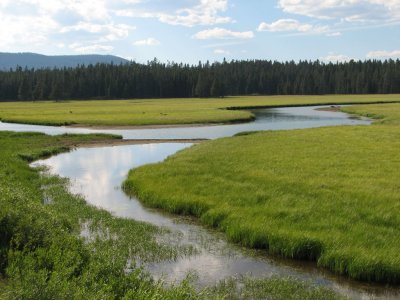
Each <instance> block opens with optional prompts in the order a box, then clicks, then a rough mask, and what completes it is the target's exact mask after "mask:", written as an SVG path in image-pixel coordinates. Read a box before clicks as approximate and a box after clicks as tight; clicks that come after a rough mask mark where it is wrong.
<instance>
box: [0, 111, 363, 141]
mask: <svg viewBox="0 0 400 300" xmlns="http://www.w3.org/2000/svg"><path fill="white" fill-rule="evenodd" d="M315 108H317V107H316V106H308V107H285V108H273V109H256V110H252V112H253V113H254V114H255V115H256V120H255V121H254V122H249V123H240V124H232V125H212V126H200V127H175V128H156V129H108V130H106V129H98V130H95V129H87V128H71V127H63V126H62V127H54V126H38V125H24V124H12V123H1V122H0V130H10V131H38V132H44V133H46V134H50V135H56V134H62V133H111V134H119V135H122V136H123V138H124V139H216V138H221V137H226V136H232V135H235V134H236V133H239V132H243V131H258V130H287V129H300V128H313V127H321V126H337V125H368V124H370V121H369V120H363V119H352V118H349V116H348V115H347V114H345V113H341V112H330V111H320V110H315Z"/></svg>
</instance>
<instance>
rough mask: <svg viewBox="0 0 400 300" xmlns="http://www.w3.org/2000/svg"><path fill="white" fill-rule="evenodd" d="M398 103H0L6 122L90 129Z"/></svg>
mask: <svg viewBox="0 0 400 300" xmlns="http://www.w3.org/2000/svg"><path fill="white" fill-rule="evenodd" d="M379 102H400V95H326V96H243V97H226V98H216V99H197V98H195V99H135V100H102V101H56V102H52V101H47V102H46V101H37V102H4V103H0V120H2V121H3V122H9V123H21V124H36V125H53V126H63V125H66V126H73V127H79V128H92V129H132V128H137V127H138V126H139V127H140V126H145V127H143V128H147V129H157V128H160V126H161V127H163V128H164V127H176V126H179V125H184V126H185V127H187V126H188V125H189V126H193V124H195V125H196V126H197V125H200V126H201V125H205V124H221V123H238V122H248V121H252V120H254V115H253V114H252V113H251V112H249V111H248V110H249V109H254V108H272V107H288V106H312V105H338V104H354V103H357V104H362V103H379Z"/></svg>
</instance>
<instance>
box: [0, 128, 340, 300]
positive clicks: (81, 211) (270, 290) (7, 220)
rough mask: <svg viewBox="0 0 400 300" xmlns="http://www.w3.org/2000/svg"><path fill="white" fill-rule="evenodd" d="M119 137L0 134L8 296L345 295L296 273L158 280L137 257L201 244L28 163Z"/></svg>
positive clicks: (2, 267)
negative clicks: (96, 202)
mask: <svg viewBox="0 0 400 300" xmlns="http://www.w3.org/2000/svg"><path fill="white" fill-rule="evenodd" d="M115 138H118V137H115V136H105V135H91V136H83V135H63V136H54V137H53V136H46V135H43V134H40V133H13V132H0V207H1V209H0V299H85V298H86V299H122V298H123V299H225V298H226V297H227V296H229V297H230V298H232V299H238V298H243V299H252V298H254V296H256V297H264V298H265V297H269V298H271V299H298V297H299V296H300V297H301V298H302V299H315V298H317V299H337V298H339V297H338V296H337V295H335V294H334V293H333V292H332V291H330V290H327V289H324V288H320V287H315V286H311V285H310V284H308V283H302V282H298V281H296V280H294V279H281V278H279V279H278V278H272V279H265V280H251V279H241V280H228V281H226V282H222V283H220V284H218V285H217V286H216V287H212V288H207V289H204V290H201V291H198V290H196V289H195V288H194V287H193V286H192V285H191V284H190V282H188V281H186V282H183V283H182V284H179V285H176V286H172V287H166V286H164V285H163V284H162V283H161V282H155V281H154V280H152V279H151V278H150V277H149V276H148V275H147V274H145V273H144V272H143V271H142V270H141V269H140V268H139V265H137V263H136V262H140V263H146V262H155V261H160V260H164V259H174V258H175V257H176V256H178V255H189V254H190V253H191V252H192V251H193V249H192V248H191V247H184V246H180V247H179V248H178V247H172V246H166V245H163V244H160V243H158V242H157V241H156V235H158V234H162V233H163V232H164V230H163V229H161V228H157V227H154V226H151V225H148V224H145V223H141V222H135V221H133V220H127V219H120V218H115V217H113V216H112V215H111V214H109V213H108V212H106V211H102V210H98V209H96V208H94V207H91V206H88V205H87V204H86V202H85V201H84V199H82V198H81V197H79V196H73V195H71V194H69V193H68V191H67V189H66V183H67V182H66V180H65V179H61V178H58V177H54V176H49V175H40V174H39V171H38V170H34V169H31V168H29V166H28V161H32V160H34V159H38V158H41V157H46V156H49V155H52V154H55V153H59V152H63V151H67V150H68V149H69V148H70V147H72V146H73V145H76V144H82V143H88V142H93V141H94V140H96V141H97V140H103V141H107V140H110V139H115ZM128 261H130V263H129V264H127V262H128ZM127 271H129V272H127Z"/></svg>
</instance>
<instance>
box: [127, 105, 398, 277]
mask: <svg viewBox="0 0 400 300" xmlns="http://www.w3.org/2000/svg"><path fill="white" fill-rule="evenodd" d="M399 107H400V105H398V104H384V105H365V106H362V107H358V106H354V107H346V108H344V109H345V110H346V111H352V112H358V113H359V114H360V115H367V116H377V115H380V116H385V117H384V120H385V121H384V124H385V125H382V124H380V125H374V126H368V127H335V128H319V129H307V130H294V131H281V132H260V133H255V134H250V135H247V136H238V137H234V138H225V139H219V140H216V141H209V142H204V143H201V144H199V145H196V146H194V147H192V148H190V149H188V150H184V151H181V152H180V153H179V154H177V155H175V156H173V157H170V158H168V159H167V160H166V161H165V162H163V163H160V164H156V165H151V166H144V167H141V168H138V169H135V170H132V171H131V173H130V175H129V178H128V180H127V181H126V182H125V188H126V190H127V191H128V192H129V193H130V194H134V195H137V196H138V197H139V199H141V200H142V201H143V202H144V203H145V204H146V205H149V206H151V207H157V208H162V209H165V210H168V211H170V212H173V213H179V214H190V215H194V216H196V217H198V218H199V219H200V220H201V222H202V223H203V224H206V225H208V226H213V227H217V228H218V229H219V230H221V231H223V232H225V234H226V235H227V237H228V238H230V239H231V240H232V241H234V242H237V243H240V244H243V245H245V246H248V247H254V248H264V249H267V250H269V251H270V252H271V253H275V254H279V255H282V256H285V257H290V258H296V259H307V260H314V261H317V263H318V265H319V266H321V267H325V268H328V269H330V270H331V271H333V272H335V273H338V274H342V275H346V276H349V277H351V278H355V279H358V280H365V281H375V282H384V283H394V284H398V283H399V282H400V269H399V266H400V264H399V256H398V253H397V249H398V248H399V247H400V244H399V240H400V236H399V232H398V230H397V228H399V226H400V220H399V218H398V215H399V214H400V211H399V207H398V205H397V204H398V200H399V199H398V195H399V189H400V187H399V184H398V183H399V182H400V178H399V176H400V174H399V173H398V172H397V170H399V169H400V165H399V162H400V159H399V152H398V149H400V144H399V140H400V136H399V130H398V129H399V128H398V126H397V125H396V124H398V119H399V118H398V114H399ZM160 178H163V180H159V179H160Z"/></svg>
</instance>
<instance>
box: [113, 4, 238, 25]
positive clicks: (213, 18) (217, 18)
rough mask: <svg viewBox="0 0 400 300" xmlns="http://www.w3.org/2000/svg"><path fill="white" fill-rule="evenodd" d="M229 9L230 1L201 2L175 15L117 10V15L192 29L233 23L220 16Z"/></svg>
mask: <svg viewBox="0 0 400 300" xmlns="http://www.w3.org/2000/svg"><path fill="white" fill-rule="evenodd" d="M227 8H228V0H200V1H199V3H198V4H197V5H195V6H193V7H190V8H182V9H178V10H176V11H175V12H173V13H165V12H147V11H140V10H133V9H131V10H117V11H116V12H115V14H116V15H118V16H125V17H137V18H156V19H158V20H159V21H160V22H163V23H167V24H170V25H181V26H187V27H192V26H196V25H215V24H223V23H231V22H233V20H232V19H231V18H230V17H225V16H221V15H220V13H221V12H225V11H226V10H227Z"/></svg>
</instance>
